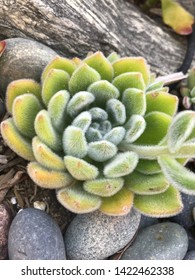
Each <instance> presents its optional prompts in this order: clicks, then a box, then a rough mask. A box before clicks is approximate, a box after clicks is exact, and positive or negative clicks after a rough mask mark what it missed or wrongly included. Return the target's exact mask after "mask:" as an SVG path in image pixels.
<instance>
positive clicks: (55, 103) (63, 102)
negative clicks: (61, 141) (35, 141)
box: [48, 90, 70, 132]
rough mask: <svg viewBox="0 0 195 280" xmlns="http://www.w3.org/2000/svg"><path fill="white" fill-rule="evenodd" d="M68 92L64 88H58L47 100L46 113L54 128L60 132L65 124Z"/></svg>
mask: <svg viewBox="0 0 195 280" xmlns="http://www.w3.org/2000/svg"><path fill="white" fill-rule="evenodd" d="M69 98H70V94H69V93H68V91H66V90H60V91H58V92H57V93H56V94H54V96H52V98H51V99H50V101H49V104H48V113H49V116H50V118H51V122H52V124H53V126H54V128H55V129H56V130H58V131H59V132H62V131H63V130H64V128H65V125H66V108H67V104H68V101H69Z"/></svg>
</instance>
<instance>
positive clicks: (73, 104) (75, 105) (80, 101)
mask: <svg viewBox="0 0 195 280" xmlns="http://www.w3.org/2000/svg"><path fill="white" fill-rule="evenodd" d="M94 100H95V98H94V96H93V94H91V93H90V92H87V91H80V92H78V93H76V94H75V95H74V96H73V97H72V98H71V100H70V102H69V103H68V107H67V113H68V114H69V115H70V116H71V117H72V118H74V117H76V116H77V115H78V114H79V113H80V112H81V111H83V110H84V109H85V108H86V107H87V106H89V105H90V104H91V103H93V101H94Z"/></svg>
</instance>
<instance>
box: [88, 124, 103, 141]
mask: <svg viewBox="0 0 195 280" xmlns="http://www.w3.org/2000/svg"><path fill="white" fill-rule="evenodd" d="M85 136H86V139H87V141H88V142H95V141H100V140H102V138H103V137H102V134H101V132H100V131H99V130H98V129H96V128H93V127H90V128H89V129H88V130H87V132H86V134H85Z"/></svg>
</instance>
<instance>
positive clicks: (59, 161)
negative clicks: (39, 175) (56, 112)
mask: <svg viewBox="0 0 195 280" xmlns="http://www.w3.org/2000/svg"><path fill="white" fill-rule="evenodd" d="M32 148H33V153H34V156H35V159H36V160H37V161H38V162H39V163H40V164H41V165H42V166H44V167H45V168H48V169H53V170H58V171H65V169H66V168H65V164H64V161H63V158H61V157H60V156H58V155H57V154H56V153H54V152H53V151H52V150H51V149H50V148H49V147H47V145H45V144H44V143H43V142H41V140H40V139H39V138H38V137H37V136H35V137H34V138H33V141H32Z"/></svg>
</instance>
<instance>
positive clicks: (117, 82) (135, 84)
mask: <svg viewBox="0 0 195 280" xmlns="http://www.w3.org/2000/svg"><path fill="white" fill-rule="evenodd" d="M112 83H113V85H114V86H115V87H116V88H118V90H119V91H120V93H121V94H122V93H123V92H124V91H125V90H126V89H128V88H137V89H140V90H143V91H144V90H145V83H144V80H143V77H142V74H141V73H137V72H131V73H124V74H121V75H119V76H117V77H116V78H114V80H113V82H112Z"/></svg>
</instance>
